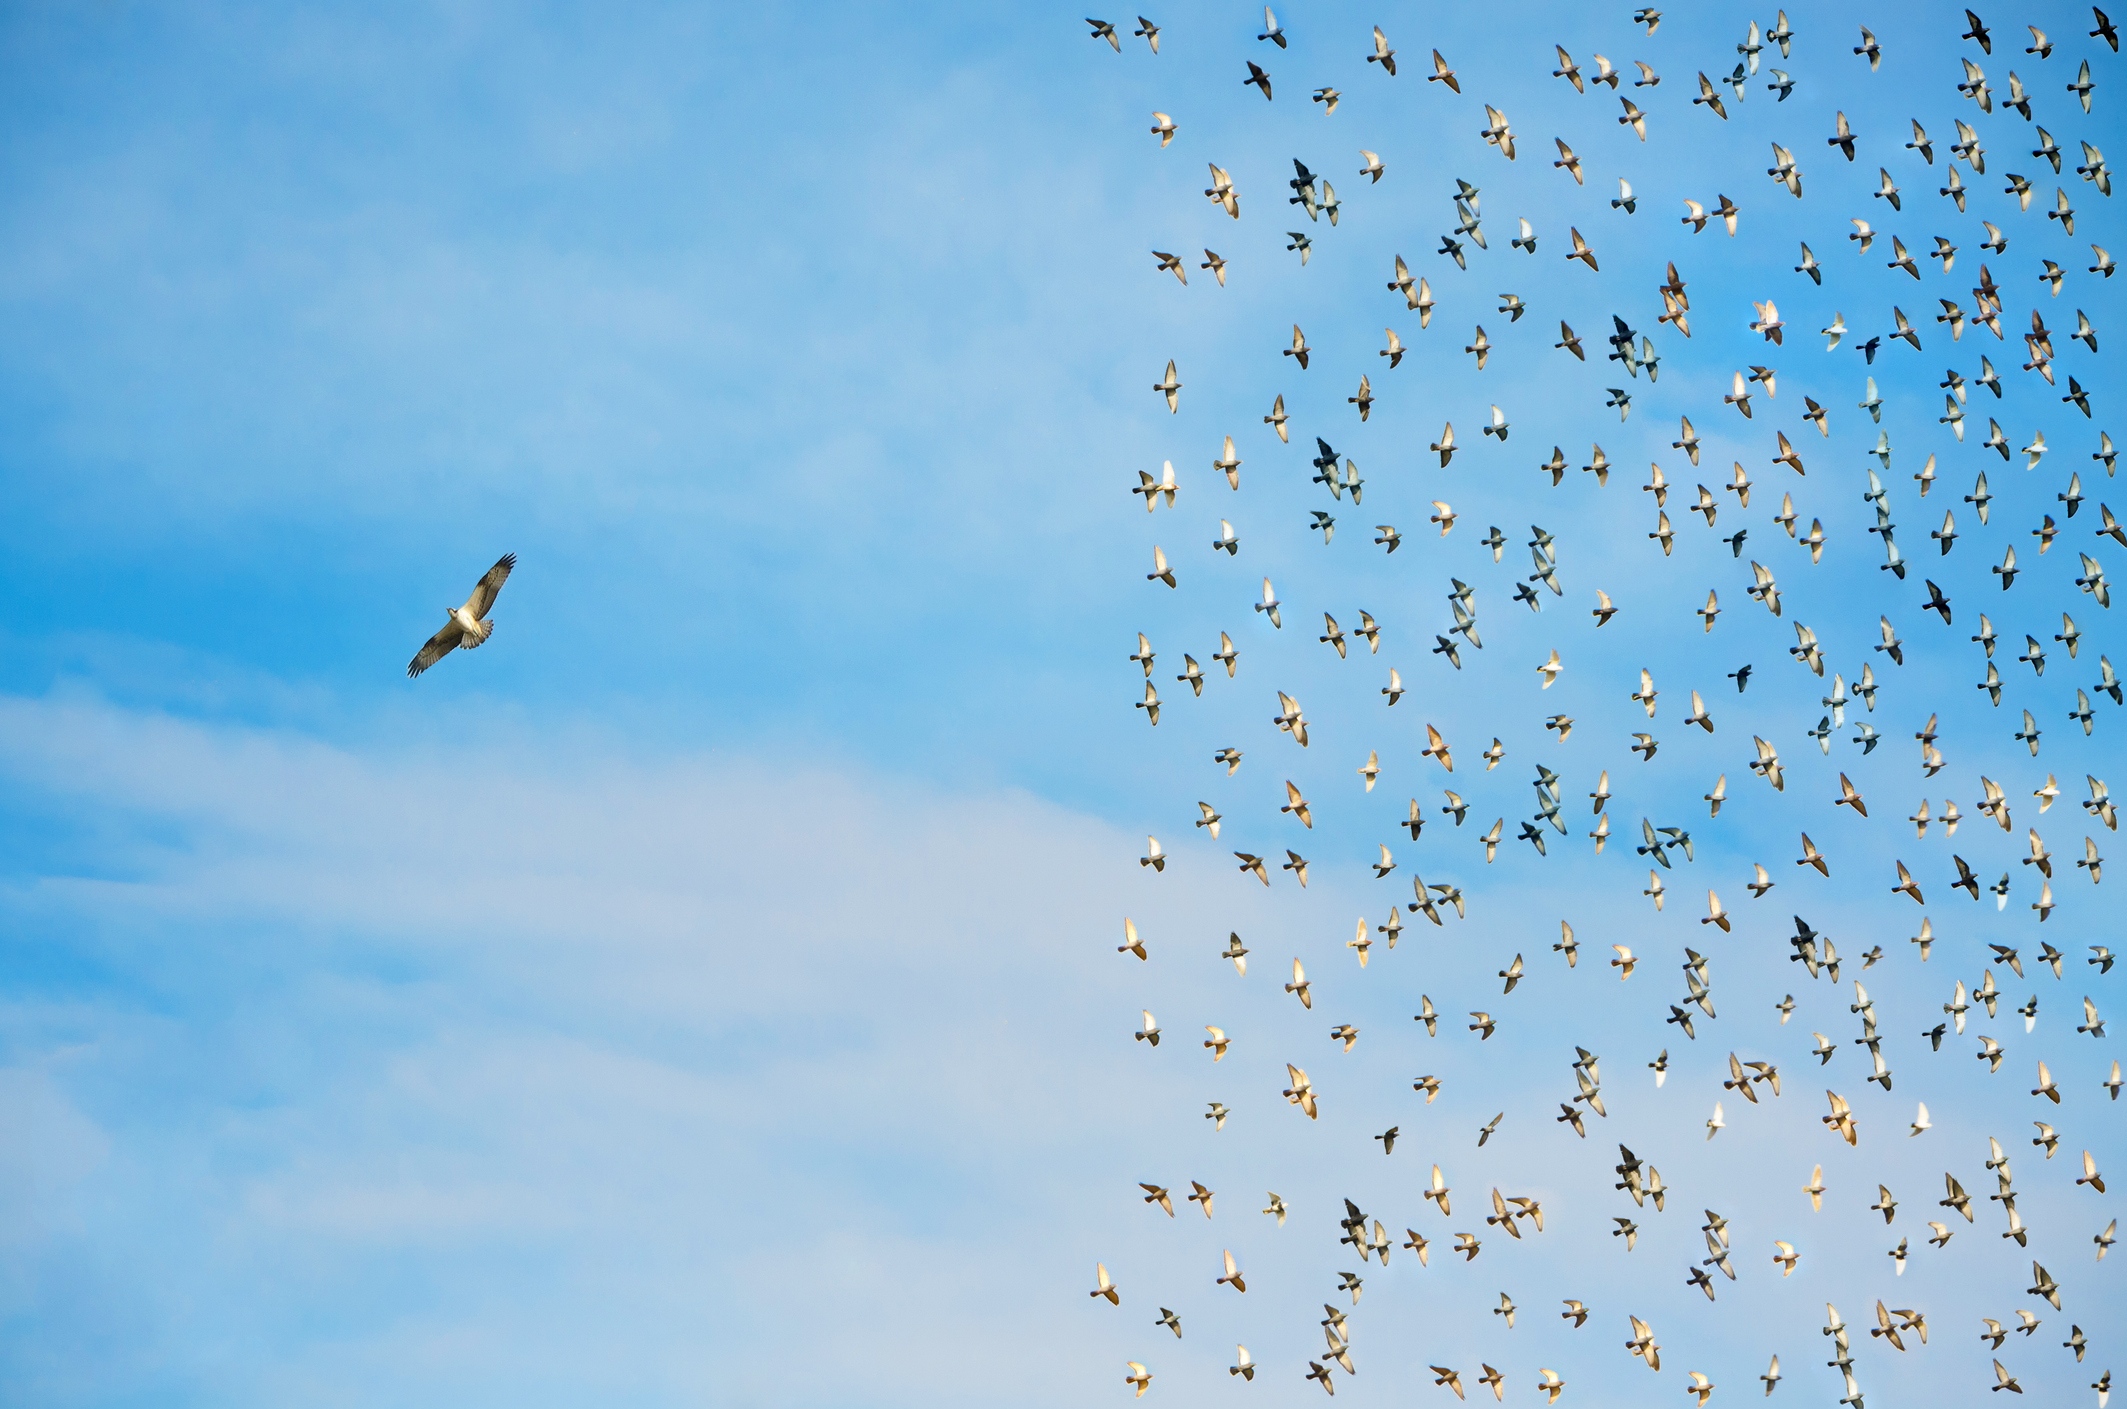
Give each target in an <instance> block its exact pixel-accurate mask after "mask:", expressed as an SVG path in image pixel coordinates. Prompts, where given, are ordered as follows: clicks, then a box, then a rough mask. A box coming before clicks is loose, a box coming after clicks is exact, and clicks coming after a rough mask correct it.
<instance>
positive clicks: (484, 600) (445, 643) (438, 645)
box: [406, 553, 517, 679]
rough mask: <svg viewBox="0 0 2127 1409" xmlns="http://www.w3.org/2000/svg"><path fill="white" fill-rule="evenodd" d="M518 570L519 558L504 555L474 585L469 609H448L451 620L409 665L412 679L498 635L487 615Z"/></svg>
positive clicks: (511, 554)
mask: <svg viewBox="0 0 2127 1409" xmlns="http://www.w3.org/2000/svg"><path fill="white" fill-rule="evenodd" d="M516 566H517V555H516V554H515V553H504V554H503V555H502V556H501V557H500V558H499V559H497V560H496V562H495V565H494V566H493V567H491V568H489V569H488V570H487V574H486V576H484V577H482V578H481V579H480V581H479V582H478V583H476V584H475V585H474V587H473V595H472V596H470V597H467V598H466V599H465V605H464V606H462V607H451V608H449V609H448V612H447V614H448V616H449V617H450V620H448V621H446V622H444V623H443V629H442V630H441V631H438V632H437V633H436V634H435V635H433V636H431V637H429V638H428V644H427V645H425V646H423V647H422V648H421V649H420V651H419V653H418V654H416V655H415V656H414V658H413V660H411V661H410V662H408V663H407V667H406V675H407V678H408V679H412V678H413V677H414V676H416V675H419V674H420V673H421V672H422V671H424V670H426V669H428V668H429V667H430V666H432V665H434V664H435V663H436V662H437V661H439V660H442V659H443V658H444V657H445V656H447V655H449V654H450V653H451V652H452V651H455V650H457V649H458V648H459V647H461V646H462V647H464V648H465V649H466V650H468V651H470V650H472V649H473V648H474V647H475V646H478V645H480V644H481V643H482V642H484V641H486V640H487V638H488V637H490V636H492V635H494V634H495V623H493V622H492V621H489V620H487V614H488V612H489V611H491V610H493V609H494V606H495V598H496V596H497V595H498V594H499V593H500V592H501V591H502V584H503V583H505V582H507V581H509V580H510V569H511V568H514V567H516Z"/></svg>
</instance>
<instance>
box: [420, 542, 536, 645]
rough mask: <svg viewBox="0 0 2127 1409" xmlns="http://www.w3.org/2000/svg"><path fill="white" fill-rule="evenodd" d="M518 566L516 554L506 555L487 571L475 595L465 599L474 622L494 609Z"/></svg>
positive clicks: (467, 609)
mask: <svg viewBox="0 0 2127 1409" xmlns="http://www.w3.org/2000/svg"><path fill="white" fill-rule="evenodd" d="M516 566H517V555H516V554H515V553H504V554H503V555H502V556H501V557H500V558H497V559H496V560H495V565H494V566H493V567H491V568H489V569H488V570H487V575H486V576H485V577H483V578H481V579H480V581H479V583H478V584H476V585H475V586H474V588H473V595H472V596H470V597H467V598H466V599H465V610H466V613H467V615H469V616H471V617H472V619H473V620H474V621H478V620H480V619H481V618H482V617H484V616H486V615H487V614H488V612H489V610H490V609H492V608H493V607H494V605H495V598H496V597H497V596H499V595H500V594H501V592H502V584H503V583H505V582H508V581H509V580H510V569H511V568H514V567H516ZM429 644H430V645H431V646H433V645H434V644H435V642H433V641H431V642H429Z"/></svg>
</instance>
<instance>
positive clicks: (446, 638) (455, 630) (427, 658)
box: [406, 559, 509, 680]
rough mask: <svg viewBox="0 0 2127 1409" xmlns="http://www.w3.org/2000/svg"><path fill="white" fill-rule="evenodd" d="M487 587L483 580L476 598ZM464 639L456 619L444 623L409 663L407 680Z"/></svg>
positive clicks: (461, 628) (456, 647) (504, 573)
mask: <svg viewBox="0 0 2127 1409" xmlns="http://www.w3.org/2000/svg"><path fill="white" fill-rule="evenodd" d="M504 561H507V559H505V560H504ZM497 569H498V570H499V571H500V572H501V573H502V574H503V575H504V576H505V577H506V576H508V575H509V569H508V568H506V567H502V566H501V565H500V564H497ZM494 575H495V574H494V573H489V574H488V576H489V577H493V576H494ZM486 586H487V583H486V581H485V580H484V579H483V581H482V582H481V585H480V588H479V589H476V590H475V591H474V593H473V595H474V597H476V598H477V597H478V596H479V595H480V593H481V591H484V590H485V589H486ZM496 586H498V587H499V586H501V583H499V582H498V583H496ZM464 639H465V628H464V627H462V626H460V625H459V624H458V623H457V621H456V620H455V619H453V620H450V621H446V622H444V623H443V629H442V630H441V631H438V632H437V633H436V634H435V635H433V636H431V637H429V638H428V644H427V645H425V646H423V647H422V648H421V649H420V651H419V652H418V653H417V654H416V655H415V656H414V658H413V659H412V660H411V661H409V662H408V663H407V666H406V678H407V679H409V680H411V679H413V678H414V677H415V676H416V675H419V674H420V673H421V672H422V671H424V670H426V669H428V668H429V667H430V666H432V665H434V664H435V663H436V662H437V661H439V660H442V659H443V658H444V657H445V656H447V655H449V654H450V653H451V652H452V651H455V650H457V649H458V643H459V642H460V641H462V640H464Z"/></svg>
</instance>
